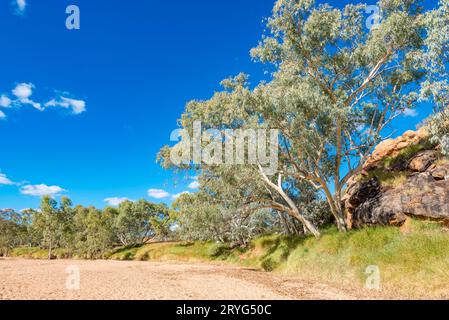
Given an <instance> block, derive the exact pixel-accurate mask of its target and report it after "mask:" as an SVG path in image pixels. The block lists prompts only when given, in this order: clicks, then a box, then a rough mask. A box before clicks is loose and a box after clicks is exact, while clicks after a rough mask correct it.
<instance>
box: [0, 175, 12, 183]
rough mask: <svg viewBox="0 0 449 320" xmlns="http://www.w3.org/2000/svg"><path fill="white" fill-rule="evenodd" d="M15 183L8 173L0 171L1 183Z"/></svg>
mask: <svg viewBox="0 0 449 320" xmlns="http://www.w3.org/2000/svg"><path fill="white" fill-rule="evenodd" d="M2 184H3V185H13V184H14V182H12V181H11V180H9V179H8V177H7V176H6V174H4V173H0V185H2Z"/></svg>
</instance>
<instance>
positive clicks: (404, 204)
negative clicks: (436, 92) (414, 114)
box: [342, 129, 449, 228]
mask: <svg viewBox="0 0 449 320" xmlns="http://www.w3.org/2000/svg"><path fill="white" fill-rule="evenodd" d="M427 137H428V134H427V132H426V130H425V129H420V130H418V131H416V132H415V131H407V132H406V133H405V134H404V135H403V136H401V137H399V138H397V139H394V140H393V139H391V140H388V141H386V142H383V143H381V144H380V145H379V146H378V147H377V148H376V149H375V151H374V152H373V154H372V156H371V157H370V158H369V159H368V161H367V162H366V163H365V165H364V168H363V171H362V175H360V176H359V177H356V178H354V179H352V180H351V181H350V182H349V183H348V188H347V190H346V194H345V196H344V197H343V204H342V205H343V207H344V209H345V211H346V213H347V217H348V222H349V224H350V226H351V227H353V228H359V227H363V226H374V225H394V226H402V225H403V224H404V223H405V221H406V220H407V217H409V216H415V217H420V218H426V219H437V220H443V221H445V220H449V161H448V160H444V159H441V158H440V157H439V152H438V150H437V148H434V147H431V146H429V145H427V144H426V141H427ZM386 159H387V160H388V161H386Z"/></svg>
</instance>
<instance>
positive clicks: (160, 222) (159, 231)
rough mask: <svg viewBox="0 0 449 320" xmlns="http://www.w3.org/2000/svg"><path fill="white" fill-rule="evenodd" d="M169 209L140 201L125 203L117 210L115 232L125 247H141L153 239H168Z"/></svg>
mask: <svg viewBox="0 0 449 320" xmlns="http://www.w3.org/2000/svg"><path fill="white" fill-rule="evenodd" d="M168 211H169V210H168V208H167V206H165V205H159V204H154V203H150V202H147V201H145V200H140V201H137V202H131V201H125V202H123V203H121V204H120V205H119V207H118V210H117V215H116V217H115V221H114V230H115V233H116V235H117V238H118V239H119V241H120V242H121V244H122V245H124V246H129V245H140V244H144V243H147V242H148V241H150V240H152V239H153V238H155V237H157V236H159V237H162V238H164V237H167V235H168V233H169V216H168Z"/></svg>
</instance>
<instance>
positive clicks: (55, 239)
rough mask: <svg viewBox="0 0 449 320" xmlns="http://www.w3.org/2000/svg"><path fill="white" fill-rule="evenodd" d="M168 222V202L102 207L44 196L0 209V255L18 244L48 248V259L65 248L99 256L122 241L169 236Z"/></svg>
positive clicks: (135, 243)
mask: <svg viewBox="0 0 449 320" xmlns="http://www.w3.org/2000/svg"><path fill="white" fill-rule="evenodd" d="M170 225H171V220H170V216H169V209H168V207H167V206H166V205H163V204H154V203H151V202H147V201H145V200H140V201H136V202H131V201H125V202H123V203H121V204H120V205H119V206H118V207H117V208H115V207H107V208H105V209H104V210H99V209H97V208H95V207H83V206H76V207H73V206H72V202H71V200H70V199H69V198H67V197H62V198H61V201H60V203H59V204H58V203H57V201H56V200H54V199H53V198H51V197H43V198H42V201H41V204H40V207H39V209H37V210H33V209H28V210H24V211H22V212H20V213H19V212H15V211H13V210H5V211H1V215H0V255H8V254H9V253H10V251H11V250H12V249H14V248H17V247H39V248H41V249H46V250H48V257H49V258H53V257H54V254H53V253H54V251H55V250H56V249H61V248H62V249H64V250H65V252H66V255H67V256H69V257H70V256H78V257H82V258H88V259H95V258H101V257H103V256H104V254H105V253H106V252H108V251H110V250H112V249H113V248H115V247H118V246H138V245H143V244H146V243H148V242H150V241H152V240H166V239H167V238H168V237H169V234H170V232H171V231H170Z"/></svg>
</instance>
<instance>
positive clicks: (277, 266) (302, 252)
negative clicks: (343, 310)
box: [13, 221, 449, 298]
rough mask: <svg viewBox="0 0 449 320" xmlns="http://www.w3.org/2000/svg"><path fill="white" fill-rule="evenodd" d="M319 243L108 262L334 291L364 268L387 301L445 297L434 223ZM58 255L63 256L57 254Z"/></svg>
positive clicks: (166, 252) (448, 243) (162, 251)
mask: <svg viewBox="0 0 449 320" xmlns="http://www.w3.org/2000/svg"><path fill="white" fill-rule="evenodd" d="M323 233H324V234H323V237H322V238H320V239H318V240H317V239H314V238H299V237H283V236H279V235H272V236H266V237H262V238H258V239H256V240H254V241H253V242H252V243H251V245H250V246H249V247H248V248H246V249H242V248H235V249H230V248H229V247H227V246H226V245H223V244H216V243H200V242H197V243H155V244H150V245H146V246H143V247H137V248H119V249H117V250H115V251H113V252H110V253H109V254H107V256H106V258H108V259H114V260H139V261H150V260H155V261H161V260H176V261H222V262H230V263H235V264H239V265H243V266H247V267H252V268H260V269H264V270H266V271H273V272H278V273H282V274H287V275H294V276H297V277H300V278H304V279H307V280H317V281H325V282H327V283H331V284H334V285H337V286H339V287H342V286H345V287H346V286H348V287H351V288H354V289H362V288H363V287H364V284H365V281H366V277H367V276H366V274H365V271H366V269H367V267H368V266H371V265H374V266H377V267H378V268H379V270H380V276H381V285H382V290H383V291H384V293H385V294H386V295H388V296H392V297H395V296H396V297H404V298H407V297H410V298H424V297H427V298H439V297H445V298H449V268H448V267H449V232H448V231H447V230H446V229H444V228H443V227H442V226H441V225H440V224H439V223H435V222H423V221H412V222H411V223H410V225H409V226H408V228H407V230H406V231H404V230H400V229H397V228H380V227H379V228H370V229H364V230H356V231H351V232H348V233H346V234H341V233H338V232H337V230H335V229H334V228H329V229H327V230H325V231H324V232H323ZM32 250H37V249H16V250H15V251H14V252H13V255H14V256H21V257H24V256H25V257H34V258H45V257H46V256H45V254H44V253H45V251H43V252H42V250H37V251H34V252H32ZM60 254H61V255H63V253H60Z"/></svg>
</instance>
